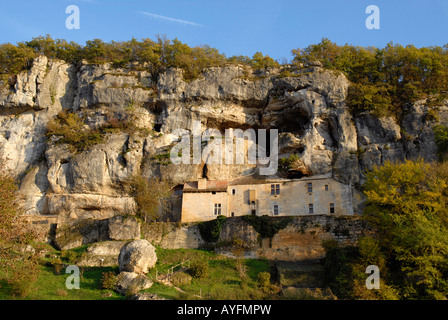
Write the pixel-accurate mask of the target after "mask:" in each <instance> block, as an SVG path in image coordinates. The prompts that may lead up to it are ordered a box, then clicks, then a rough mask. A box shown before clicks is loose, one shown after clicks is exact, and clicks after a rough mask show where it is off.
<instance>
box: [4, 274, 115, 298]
mask: <svg viewBox="0 0 448 320" xmlns="http://www.w3.org/2000/svg"><path fill="white" fill-rule="evenodd" d="M115 269H116V268H96V267H95V268H93V267H92V268H86V269H85V270H84V273H83V274H82V277H81V279H80V288H79V289H72V290H69V289H67V287H66V285H65V282H66V279H67V277H69V276H70V274H66V273H65V269H62V271H61V273H60V274H59V275H58V274H56V273H55V272H54V269H53V267H49V266H40V274H39V278H38V280H37V282H36V283H35V284H34V287H33V290H32V292H31V293H30V294H29V295H28V296H26V297H24V298H19V297H14V296H12V295H11V293H10V289H9V286H8V284H7V283H6V282H5V281H1V282H0V285H1V287H0V300H12V299H16V300H104V299H109V300H118V299H124V297H123V296H121V295H119V294H117V293H115V292H111V291H106V290H102V289H101V277H102V273H103V272H106V271H115Z"/></svg>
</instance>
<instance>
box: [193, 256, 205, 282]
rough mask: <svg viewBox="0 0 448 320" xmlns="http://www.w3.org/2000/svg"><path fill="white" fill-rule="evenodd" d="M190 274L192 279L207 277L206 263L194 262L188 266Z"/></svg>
mask: <svg viewBox="0 0 448 320" xmlns="http://www.w3.org/2000/svg"><path fill="white" fill-rule="evenodd" d="M190 274H191V276H192V277H193V278H204V277H206V276H207V275H208V262H207V261H203V260H196V261H193V262H191V264H190Z"/></svg>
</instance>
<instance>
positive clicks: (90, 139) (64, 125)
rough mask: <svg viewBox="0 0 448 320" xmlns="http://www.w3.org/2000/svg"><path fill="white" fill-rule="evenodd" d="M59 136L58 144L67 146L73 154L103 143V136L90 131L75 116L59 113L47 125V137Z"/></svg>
mask: <svg viewBox="0 0 448 320" xmlns="http://www.w3.org/2000/svg"><path fill="white" fill-rule="evenodd" d="M53 135H54V136H59V137H60V139H59V140H58V143H66V144H68V145H69V146H70V147H71V149H72V151H73V152H82V151H84V150H87V149H88V148H90V147H91V146H93V145H96V144H99V143H102V142H104V134H102V133H101V132H100V131H99V130H94V129H90V128H89V127H88V126H87V125H86V124H85V123H84V121H83V120H82V119H81V118H80V117H79V116H78V115H77V114H76V113H69V112H66V111H63V112H61V113H60V114H58V116H57V117H56V118H54V119H51V120H50V121H49V122H48V124H47V136H49V137H50V136H53Z"/></svg>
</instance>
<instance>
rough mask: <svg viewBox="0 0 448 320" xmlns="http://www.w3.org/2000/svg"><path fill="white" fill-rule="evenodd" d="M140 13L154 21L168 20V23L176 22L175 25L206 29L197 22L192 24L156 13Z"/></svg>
mask: <svg viewBox="0 0 448 320" xmlns="http://www.w3.org/2000/svg"><path fill="white" fill-rule="evenodd" d="M139 13H141V14H143V15H145V16H148V17H151V18H154V19H160V20H166V21H171V22H175V23H180V24H183V25H188V26H194V27H201V28H203V27H205V26H204V25H202V24H199V23H196V22H191V21H187V20H182V19H176V18H170V17H165V16H161V15H160V14H155V13H151V12H146V11H139Z"/></svg>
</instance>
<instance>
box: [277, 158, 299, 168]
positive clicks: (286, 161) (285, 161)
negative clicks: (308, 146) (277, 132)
mask: <svg viewBox="0 0 448 320" xmlns="http://www.w3.org/2000/svg"><path fill="white" fill-rule="evenodd" d="M299 160H300V157H299V155H298V154H291V155H290V156H289V157H288V158H282V159H278V169H279V170H280V171H282V172H288V170H290V169H292V168H293V167H294V164H295V163H296V162H297V161H299Z"/></svg>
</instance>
